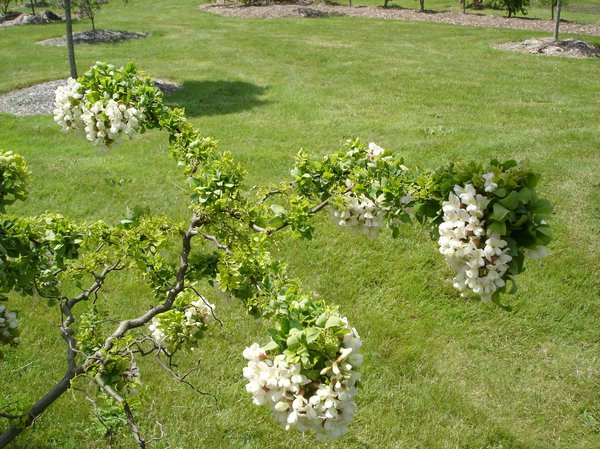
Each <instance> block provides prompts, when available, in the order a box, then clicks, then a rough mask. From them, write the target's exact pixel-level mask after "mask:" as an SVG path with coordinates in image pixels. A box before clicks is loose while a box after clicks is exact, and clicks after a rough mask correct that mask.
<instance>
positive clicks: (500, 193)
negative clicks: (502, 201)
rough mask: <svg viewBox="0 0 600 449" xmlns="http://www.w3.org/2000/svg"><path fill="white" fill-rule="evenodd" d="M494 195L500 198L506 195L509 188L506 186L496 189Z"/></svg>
mask: <svg viewBox="0 0 600 449" xmlns="http://www.w3.org/2000/svg"><path fill="white" fill-rule="evenodd" d="M493 193H494V196H497V197H498V198H504V197H505V196H506V193H507V190H506V188H505V187H500V188H498V189H496V190H494V192H493Z"/></svg>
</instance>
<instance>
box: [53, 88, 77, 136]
mask: <svg viewBox="0 0 600 449" xmlns="http://www.w3.org/2000/svg"><path fill="white" fill-rule="evenodd" d="M80 91H81V84H79V83H78V82H77V81H76V80H74V79H73V78H69V79H68V80H67V85H66V86H59V87H58V88H57V89H56V92H55V97H54V121H55V122H56V123H58V124H59V125H60V126H61V128H62V130H63V131H68V130H70V129H74V128H77V127H78V125H79V124H81V123H82V120H81V114H82V113H83V111H82V110H81V103H80V100H81V98H82V97H83V95H82V94H81V92H80Z"/></svg>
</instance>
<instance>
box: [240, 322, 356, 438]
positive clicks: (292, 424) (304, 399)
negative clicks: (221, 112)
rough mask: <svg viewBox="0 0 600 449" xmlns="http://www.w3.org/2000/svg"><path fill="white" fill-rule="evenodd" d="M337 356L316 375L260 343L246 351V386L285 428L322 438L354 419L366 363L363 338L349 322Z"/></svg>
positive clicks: (342, 431) (339, 431) (345, 428)
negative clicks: (357, 395) (318, 376)
mask: <svg viewBox="0 0 600 449" xmlns="http://www.w3.org/2000/svg"><path fill="white" fill-rule="evenodd" d="M348 331H349V332H348V333H347V334H346V335H345V336H344V338H343V341H342V342H341V345H340V349H339V352H338V354H339V355H338V357H337V358H336V359H335V360H334V361H333V362H331V364H330V365H328V366H326V367H325V368H324V369H323V370H321V377H320V378H319V379H318V380H314V379H310V378H308V377H307V376H305V375H304V374H302V367H301V365H300V364H298V363H289V362H287V361H286V357H285V355H283V354H278V355H271V354H269V353H268V351H266V350H265V349H263V348H261V347H260V345H259V344H258V343H254V344H252V345H251V346H249V347H247V348H246V349H244V351H243V353H242V354H243V356H244V358H245V359H246V360H248V365H247V366H246V367H245V368H244V369H243V374H244V377H245V378H246V379H247V380H248V384H247V385H246V391H248V392H249V393H250V394H252V396H253V402H254V404H256V405H268V406H269V408H270V409H271V413H272V416H273V418H274V419H275V420H276V421H277V422H279V424H280V425H281V426H282V427H283V428H285V429H286V430H291V429H296V430H298V431H300V432H306V431H311V432H314V433H315V434H316V436H317V438H318V439H331V438H337V437H340V436H342V435H344V434H345V433H346V432H347V431H348V425H349V424H350V422H352V420H353V419H354V414H355V410H356V404H355V403H354V401H353V398H354V396H355V395H356V383H357V381H358V380H359V379H360V374H359V373H358V372H357V371H356V368H358V367H359V366H360V365H361V364H362V355H360V352H359V351H360V348H361V346H362V341H361V340H360V337H359V336H358V333H357V332H356V330H355V329H353V328H349V327H348Z"/></svg>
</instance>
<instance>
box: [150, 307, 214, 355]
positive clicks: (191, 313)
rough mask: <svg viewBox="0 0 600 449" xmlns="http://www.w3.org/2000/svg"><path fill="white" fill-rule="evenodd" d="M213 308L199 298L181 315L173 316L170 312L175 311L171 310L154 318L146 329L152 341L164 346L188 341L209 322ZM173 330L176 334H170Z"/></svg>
mask: <svg viewBox="0 0 600 449" xmlns="http://www.w3.org/2000/svg"><path fill="white" fill-rule="evenodd" d="M214 308H215V306H214V304H209V303H207V302H206V300H205V299H204V298H200V299H198V300H197V301H193V302H192V303H191V304H190V305H189V306H188V307H187V308H186V309H185V312H184V313H183V314H182V313H175V314H173V313H170V312H177V311H174V310H171V311H169V312H165V313H162V314H160V315H157V316H155V317H154V318H152V321H151V322H150V325H149V326H148V329H149V330H150V332H151V334H152V338H154V340H156V341H157V342H159V343H161V344H163V345H166V346H168V345H170V344H172V343H174V342H177V341H190V340H193V339H194V335H195V334H196V332H197V331H198V330H200V328H202V327H204V326H206V324H207V323H208V322H209V321H210V318H211V317H212V314H213V310H214ZM167 317H168V318H167ZM174 321H176V322H174ZM171 324H172V325H173V326H171ZM174 329H177V332H176V334H173V332H172V331H173V330H174Z"/></svg>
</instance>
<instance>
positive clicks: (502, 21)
mask: <svg viewBox="0 0 600 449" xmlns="http://www.w3.org/2000/svg"><path fill="white" fill-rule="evenodd" d="M199 8H200V9H201V10H203V11H206V12H210V13H213V14H220V15H224V16H229V17H240V18H252V19H281V18H293V17H298V18H318V17H330V16H349V17H365V18H377V19H388V20H411V21H419V22H439V23H449V24H453V25H464V26H476V27H487V28H511V29H517V30H531V31H546V32H548V33H551V32H552V30H553V29H554V22H553V21H551V20H541V19H528V18H521V17H512V18H510V19H509V18H507V17H502V16H495V15H487V14H474V13H467V14H462V13H458V12H437V11H425V12H421V11H418V10H415V9H405V8H398V7H389V8H383V7H381V6H358V7H354V6H345V5H331V4H325V3H310V2H299V3H286V4H281V3H275V4H271V5H268V6H244V5H241V4H239V3H223V2H216V3H206V4H203V5H200V7H199ZM307 9H309V10H310V11H311V12H310V13H307V12H306V10H307ZM315 11H318V12H319V14H317V13H315ZM560 29H561V33H569V34H587V35H591V36H600V24H581V23H573V22H562V23H561V25H560Z"/></svg>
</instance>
